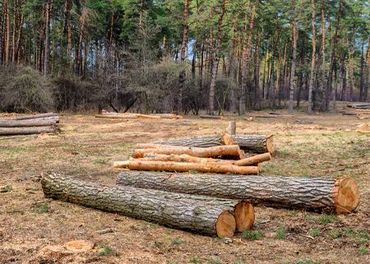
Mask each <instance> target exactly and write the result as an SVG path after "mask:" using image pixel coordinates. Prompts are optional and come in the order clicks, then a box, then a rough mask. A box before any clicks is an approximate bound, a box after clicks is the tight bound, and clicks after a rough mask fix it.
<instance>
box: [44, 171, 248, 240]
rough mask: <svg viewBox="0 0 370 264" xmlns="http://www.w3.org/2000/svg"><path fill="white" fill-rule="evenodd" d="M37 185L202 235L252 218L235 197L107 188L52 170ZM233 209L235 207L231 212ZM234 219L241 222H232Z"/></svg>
mask: <svg viewBox="0 0 370 264" xmlns="http://www.w3.org/2000/svg"><path fill="white" fill-rule="evenodd" d="M41 184H42V189H43V191H44V194H45V196H46V197H48V198H53V199H58V200H61V201H65V202H71V203H75V204H79V205H83V206H87V207H92V208H95V209H100V210H103V211H107V212H114V213H119V214H122V215H125V216H128V217H134V218H137V219H143V220H146V221H152V222H155V223H158V224H161V225H165V226H169V227H173V228H178V229H184V230H188V231H192V232H195V233H201V234H205V235H217V236H219V237H231V236H233V235H234V232H235V230H236V227H237V224H238V227H239V228H241V227H243V226H244V228H245V227H246V226H247V227H248V226H249V228H250V227H251V225H252V224H253V220H254V213H253V219H251V218H252V213H251V212H249V213H248V212H246V211H248V210H246V209H247V208H246V207H247V206H248V208H249V205H247V206H246V205H245V204H240V205H239V204H238V201H235V200H229V199H220V198H213V197H207V196H198V195H189V194H179V193H170V192H164V191H156V190H148V189H140V188H134V187H129V186H112V187H108V186H103V185H100V184H96V183H88V182H85V181H80V180H77V179H72V178H69V177H65V176H61V175H58V174H55V173H54V174H49V175H46V176H44V177H43V178H42V181H41ZM240 207H242V209H240ZM234 208H236V209H238V210H236V211H235V212H234ZM252 211H253V210H252ZM234 214H237V217H234ZM247 215H251V216H250V217H246V216H247ZM246 218H247V220H246ZM236 219H238V221H244V222H238V223H236ZM251 223H252V224H251ZM241 229H243V228H241Z"/></svg>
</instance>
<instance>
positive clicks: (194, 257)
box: [189, 256, 201, 264]
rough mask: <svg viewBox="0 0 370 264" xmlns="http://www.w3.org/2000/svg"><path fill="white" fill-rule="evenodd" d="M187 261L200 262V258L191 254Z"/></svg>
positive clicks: (198, 263)
mask: <svg viewBox="0 0 370 264" xmlns="http://www.w3.org/2000/svg"><path fill="white" fill-rule="evenodd" d="M189 262H190V263H192V264H200V263H201V262H200V258H199V257H198V256H192V257H190V259H189Z"/></svg>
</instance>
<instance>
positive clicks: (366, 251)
mask: <svg viewBox="0 0 370 264" xmlns="http://www.w3.org/2000/svg"><path fill="white" fill-rule="evenodd" d="M358 253H359V254H360V255H361V256H363V255H367V254H369V249H368V248H367V247H366V246H361V247H360V248H359V249H358Z"/></svg>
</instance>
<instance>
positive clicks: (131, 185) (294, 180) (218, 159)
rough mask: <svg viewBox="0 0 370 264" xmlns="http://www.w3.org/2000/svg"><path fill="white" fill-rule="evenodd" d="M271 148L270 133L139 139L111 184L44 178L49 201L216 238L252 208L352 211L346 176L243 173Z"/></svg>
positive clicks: (355, 194)
mask: <svg viewBox="0 0 370 264" xmlns="http://www.w3.org/2000/svg"><path fill="white" fill-rule="evenodd" d="M251 152H253V153H255V154H257V155H253V156H249V157H248V156H247V155H248V154H245V153H251ZM273 153H274V148H273V143H272V136H261V135H233V133H227V134H224V135H222V136H204V137H196V138H186V139H174V140H166V141H160V142H154V143H151V144H139V145H138V146H137V149H135V151H134V153H133V159H131V160H128V161H123V162H116V163H115V167H119V168H124V170H123V171H122V172H121V173H120V174H119V175H118V177H117V179H116V185H114V186H106V185H101V184H97V183H89V182H85V181H80V180H77V179H73V178H69V177H66V176H63V175H60V174H55V173H52V174H49V175H46V176H44V177H43V179H42V181H41V183H42V187H43V191H44V194H45V196H46V197H49V198H53V199H58V200H62V201H66V202H72V203H76V204H80V205H83V206H87V207H92V208H96V209H100V210H103V211H107V212H114V213H119V214H122V215H125V216H129V217H134V218H137V219H143V220H146V221H151V222H155V223H158V224H161V225H164V226H168V227H172V228H177V229H183V230H187V231H191V232H195V233H200V234H205V235H212V236H213V235H217V236H218V237H221V238H222V237H232V236H234V234H235V233H237V232H243V231H245V230H248V229H251V228H252V227H253V224H254V220H255V212H254V205H263V206H271V207H276V208H288V209H303V210H310V211H318V212H321V211H324V212H331V213H338V214H343V213H350V212H353V211H354V210H355V209H356V208H357V206H358V204H359V190H358V187H357V185H356V183H355V181H354V180H353V179H351V178H341V179H337V180H332V179H330V178H328V177H327V178H303V177H278V176H273V177H272V176H260V175H248V176H246V175H245V174H257V173H258V172H259V169H258V163H259V162H263V161H267V160H269V159H270V158H271V155H272V154H273ZM249 155H250V154H249ZM199 172H203V173H199ZM225 173H226V174H225Z"/></svg>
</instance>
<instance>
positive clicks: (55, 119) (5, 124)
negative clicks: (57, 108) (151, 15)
mask: <svg viewBox="0 0 370 264" xmlns="http://www.w3.org/2000/svg"><path fill="white" fill-rule="evenodd" d="M58 124H59V116H58V115H57V114H55V113H45V114H36V115H27V116H20V117H17V118H14V119H2V120H0V136H9V135H30V134H41V133H54V132H56V131H57V130H58Z"/></svg>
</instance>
